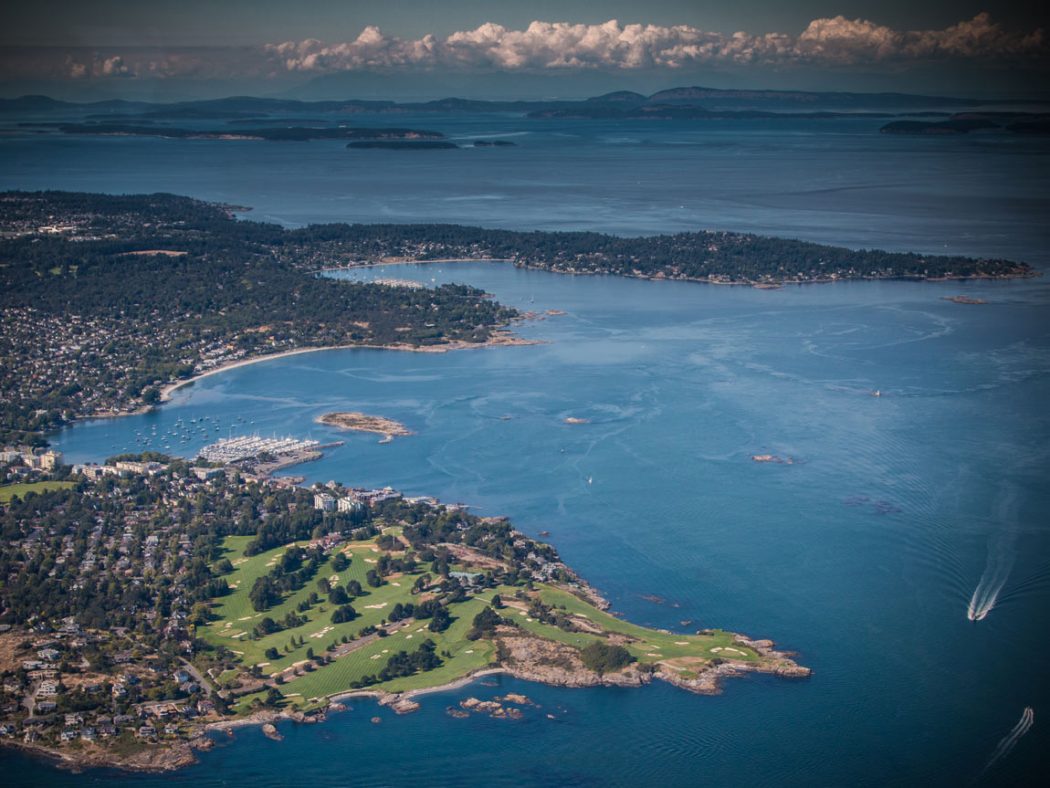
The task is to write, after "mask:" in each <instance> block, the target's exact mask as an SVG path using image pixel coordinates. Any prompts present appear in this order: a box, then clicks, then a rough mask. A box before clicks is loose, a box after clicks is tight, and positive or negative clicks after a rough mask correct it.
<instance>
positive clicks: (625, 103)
mask: <svg viewBox="0 0 1050 788" xmlns="http://www.w3.org/2000/svg"><path fill="white" fill-rule="evenodd" d="M1043 104H1045V102H1040V101H1036V100H1015V99H998V100H996V99H993V100H989V99H974V98H958V97H950V96H921V95H913V94H908V93H842V92H814V91H796V90H722V89H718V88H707V87H680V88H671V89H669V90H661V91H659V92H657V93H653V94H652V95H649V96H646V95H644V94H642V93H635V92H633V91H629V90H619V91H615V92H612V93H605V94H603V95H600V96H594V97H592V98H588V99H583V100H579V101H571V100H549V101H524V100H522V101H485V100H476V99H462V98H444V99H438V100H435V101H417V102H394V101H381V100H364V99H347V100H341V101H301V100H297V99H281V98H257V97H252V96H232V97H229V98H222V99H207V100H199V101H181V102H174V103H166V104H162V103H153V102H146V101H126V100H121V99H112V100H107V101H96V102H89V103H74V102H68V101H59V100H57V99H52V98H49V97H47V96H22V97H20V98H15V99H0V113H22V114H46V113H52V112H54V113H59V112H65V113H69V112H78V113H80V112H83V113H88V114H92V115H96V116H100V117H105V118H107V119H112V118H113V117H114V116H116V117H120V116H126V117H128V118H130V117H134V118H135V119H139V120H141V119H155V120H174V119H181V120H245V119H249V120H253V119H265V118H267V117H269V116H272V115H286V114H292V115H301V114H304V113H320V114H326V115H327V114H333V113H336V114H353V113H407V112H412V113H419V112H440V113H454V112H463V113H485V112H500V113H506V112H511V113H520V114H523V115H529V116H532V117H553V118H617V117H621V118H672V119H689V118H702V117H709V116H711V115H722V114H724V113H749V114H755V113H792V114H798V113H803V114H813V113H820V114H825V113H843V112H869V113H898V114H899V113H902V112H908V111H912V112H915V111H920V110H947V109H953V110H959V109H972V108H977V107H997V106H1006V105H1012V106H1033V107H1034V106H1037V105H1043Z"/></svg>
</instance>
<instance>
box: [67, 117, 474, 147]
mask: <svg viewBox="0 0 1050 788" xmlns="http://www.w3.org/2000/svg"><path fill="white" fill-rule="evenodd" d="M56 128H57V130H58V131H60V132H62V133H63V134H94V135H106V136H132V137H168V138H172V139H193V140H268V141H271V142H305V141H308V140H354V141H355V142H359V143H360V144H361V145H362V146H364V147H383V146H384V144H386V145H391V146H393V145H397V144H404V145H430V146H432V147H433V146H437V147H449V146H451V147H453V148H455V147H457V146H456V145H455V144H454V143H451V142H445V143H441V142H438V141H440V140H442V139H443V138H444V136H445V135H444V134H441V133H440V132H436V131H420V130H418V129H396V128H367V127H360V128H345V127H342V126H338V127H335V128H332V127H328V126H280V127H274V128H245V129H240V130H238V131H203V130H199V129H180V128H174V127H171V126H154V125H146V126H141V125H131V124H125V123H64V124H59V125H58V126H57V127H56ZM351 144H353V143H351Z"/></svg>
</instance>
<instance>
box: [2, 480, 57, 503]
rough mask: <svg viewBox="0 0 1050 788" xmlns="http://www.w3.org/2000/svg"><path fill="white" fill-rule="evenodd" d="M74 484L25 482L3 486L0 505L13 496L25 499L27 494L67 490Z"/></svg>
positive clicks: (7, 501)
mask: <svg viewBox="0 0 1050 788" xmlns="http://www.w3.org/2000/svg"><path fill="white" fill-rule="evenodd" d="M74 484H75V482H26V483H25V484H5V485H3V486H2V487H0V503H9V502H10V501H11V499H12V498H13V497H14V496H16V495H17V496H18V497H19V498H25V497H26V494H27V493H42V492H47V491H48V490H68V489H69V488H70V487H73V486H74Z"/></svg>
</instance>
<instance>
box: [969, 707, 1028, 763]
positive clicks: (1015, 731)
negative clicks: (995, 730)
mask: <svg viewBox="0 0 1050 788" xmlns="http://www.w3.org/2000/svg"><path fill="white" fill-rule="evenodd" d="M1034 723H1035V711H1033V710H1032V707H1031V706H1025V709H1024V712H1022V714H1021V719H1020V720H1018V722H1017V724H1016V725H1014V727H1013V728H1012V729H1011V730H1010V732H1009V733H1008V734H1006V736H1004V737H1003V739H1002V741H1000V742H999V745H998V746H997V747H996V748H995V752H993V753H992V757H991V758H989V759H988V763H987V764H986V765H985V767H984V771H982V772H981V773H982V774H984V772H987V771H988V770H989V769H991V768H992V767H993V766H994V765H995V764H996V763H997V762H998V761H1000V760H1002V759H1003V758H1005V757H1006V756H1007V755H1009V754H1010V752H1011V751H1012V750H1013V748H1014V745H1015V744H1017V742H1018V740H1019V739H1020V738H1021V737H1022V736H1024V735H1025V734H1026V733H1028V731H1029V729H1030V728H1031V727H1032V725H1033V724H1034Z"/></svg>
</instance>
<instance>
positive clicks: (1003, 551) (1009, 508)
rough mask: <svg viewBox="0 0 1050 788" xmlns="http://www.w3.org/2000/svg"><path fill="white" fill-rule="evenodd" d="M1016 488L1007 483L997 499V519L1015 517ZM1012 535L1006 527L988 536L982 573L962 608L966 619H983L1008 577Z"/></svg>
mask: <svg viewBox="0 0 1050 788" xmlns="http://www.w3.org/2000/svg"><path fill="white" fill-rule="evenodd" d="M1016 501H1017V488H1016V487H1015V486H1014V485H1008V486H1007V489H1006V493H1005V495H1004V496H1003V497H1002V498H1001V499H1000V504H999V520H1000V522H1003V521H1007V520H1009V521H1010V522H1013V520H1015V519H1016V517H1015V515H1016V511H1015V510H1016ZM1015 539H1016V534H1015V533H1014V529H1013V528H1012V527H1010V526H1007V527H1005V528H1003V529H1002V530H999V531H996V532H995V533H993V534H992V535H991V536H990V537H989V539H988V561H987V562H986V564H985V567H984V573H983V574H982V575H981V579H980V580H979V581H978V583H977V588H975V589H974V590H973V595H972V596H971V597H970V603H969V604H968V605H967V607H966V617H967V618H968V619H969V620H970V621H983V620H984V619H985V618H987V617H988V614H989V613H991V612H992V610H994V609H995V606H996V604H997V603H998V601H999V594H1000V593H1001V592H1002V590H1003V586H1005V585H1006V581H1007V580H1008V579H1009V577H1010V570H1011V569H1013V565H1014V556H1015V551H1014V541H1015Z"/></svg>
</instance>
